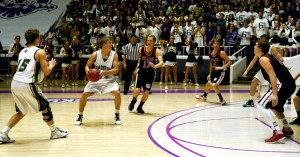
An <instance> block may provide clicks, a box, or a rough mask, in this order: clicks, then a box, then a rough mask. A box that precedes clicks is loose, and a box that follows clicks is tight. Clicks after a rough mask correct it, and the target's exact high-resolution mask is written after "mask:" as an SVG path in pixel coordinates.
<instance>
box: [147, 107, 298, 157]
mask: <svg viewBox="0 0 300 157" xmlns="http://www.w3.org/2000/svg"><path fill="white" fill-rule="evenodd" d="M236 103H238V102H236ZM217 107H223V106H220V105H217V106H212V107H207V106H201V107H198V108H200V109H198V110H195V111H191V112H188V113H185V114H183V115H180V116H178V117H176V118H174V119H172V120H171V121H170V122H169V123H168V124H167V126H166V134H167V135H168V137H169V138H170V139H171V140H172V141H173V142H174V143H176V144H177V145H178V146H180V147H182V148H183V149H185V150H187V151H189V152H191V153H193V154H195V155H198V156H202V157H204V155H203V154H199V153H198V152H195V151H194V150H191V149H190V148H187V147H186V146H184V145H182V144H181V143H180V142H184V143H188V144H192V145H197V146H202V147H210V148H215V149H227V150H232V151H245V152H262V153H285V154H288V153H290V154H291V153H293V154H300V151H270V150H255V149H238V148H230V147H220V146H213V145H205V144H200V143H193V142H189V141H185V140H182V139H180V138H177V137H175V136H173V135H172V134H171V130H172V129H174V128H176V127H178V126H182V125H185V124H189V123H198V122H201V121H211V120H226V119H242V118H254V119H256V120H258V119H257V118H255V117H240V118H222V119H208V120H201V121H191V122H185V123H181V124H177V125H174V126H172V124H173V123H174V122H175V121H177V120H179V119H181V118H183V117H185V116H188V115H190V114H193V113H195V112H201V111H204V110H208V109H214V108H217ZM190 109H195V108H190ZM190 109H185V110H180V111H177V112H173V113H170V114H168V115H166V116H163V117H161V118H159V119H157V120H156V121H154V122H153V123H152V124H151V125H150V126H149V127H148V136H149V138H150V139H151V141H152V142H153V143H154V144H155V145H157V146H158V147H159V148H161V149H163V150H164V151H166V152H168V153H169V154H171V155H173V156H179V155H176V154H174V152H172V151H171V150H168V149H167V148H165V147H163V146H162V145H161V144H159V143H158V142H157V141H156V140H155V139H154V137H153V136H152V133H151V130H152V128H153V126H154V125H155V124H156V123H157V122H159V121H160V120H163V119H165V118H166V117H168V116H170V115H174V114H176V113H180V112H183V111H188V110H190ZM258 121H260V120H258ZM260 122H261V121H260ZM265 125H266V124H265ZM171 126H172V127H171ZM267 126H268V125H267ZM290 139H291V138H290ZM291 140H292V141H294V142H295V143H297V144H298V145H300V143H299V142H298V141H296V140H294V139H291ZM179 141H180V142H179Z"/></svg>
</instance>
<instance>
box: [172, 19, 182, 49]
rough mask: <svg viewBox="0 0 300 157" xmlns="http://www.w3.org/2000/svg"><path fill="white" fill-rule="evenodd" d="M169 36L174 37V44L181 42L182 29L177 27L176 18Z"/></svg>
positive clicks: (177, 21)
mask: <svg viewBox="0 0 300 157" xmlns="http://www.w3.org/2000/svg"><path fill="white" fill-rule="evenodd" d="M171 35H173V36H174V37H175V41H174V43H175V44H177V43H181V42H182V39H181V37H182V35H183V30H182V27H181V26H180V25H179V20H178V19H177V18H176V19H175V20H174V24H173V26H172V28H171Z"/></svg>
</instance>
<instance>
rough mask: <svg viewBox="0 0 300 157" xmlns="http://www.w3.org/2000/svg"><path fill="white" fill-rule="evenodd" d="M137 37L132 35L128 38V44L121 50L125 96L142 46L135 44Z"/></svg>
mask: <svg viewBox="0 0 300 157" xmlns="http://www.w3.org/2000/svg"><path fill="white" fill-rule="evenodd" d="M137 42H138V37H137V36H136V35H132V36H131V38H130V43H128V44H127V45H125V46H124V49H123V53H124V56H123V61H124V69H125V70H126V72H125V84H124V95H127V93H128V90H129V86H130V81H131V76H132V74H133V72H134V70H135V68H136V66H137V63H138V58H139V48H140V47H141V46H142V45H141V44H139V43H137Z"/></svg>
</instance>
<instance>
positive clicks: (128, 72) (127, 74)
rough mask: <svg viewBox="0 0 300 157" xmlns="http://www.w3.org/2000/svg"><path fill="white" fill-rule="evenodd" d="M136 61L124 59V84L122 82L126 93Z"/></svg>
mask: <svg viewBox="0 0 300 157" xmlns="http://www.w3.org/2000/svg"><path fill="white" fill-rule="evenodd" d="M137 63H138V61H137V60H136V61H133V60H129V59H127V60H126V65H127V67H126V71H125V84H124V94H127V93H128V90H129V86H130V81H131V76H132V74H133V72H134V70H135V68H136V66H137Z"/></svg>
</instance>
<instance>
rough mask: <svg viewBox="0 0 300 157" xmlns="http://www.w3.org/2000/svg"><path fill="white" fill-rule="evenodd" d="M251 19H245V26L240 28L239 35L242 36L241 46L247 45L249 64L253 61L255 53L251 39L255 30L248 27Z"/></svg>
mask: <svg viewBox="0 0 300 157" xmlns="http://www.w3.org/2000/svg"><path fill="white" fill-rule="evenodd" d="M248 23H249V20H247V19H246V20H244V23H243V27H242V28H240V30H239V37H240V38H241V41H240V45H241V47H243V46H246V56H247V65H248V64H249V63H250V62H251V60H252V58H253V56H254V53H253V47H252V46H251V39H252V38H253V35H254V34H253V31H252V28H251V27H248Z"/></svg>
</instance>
